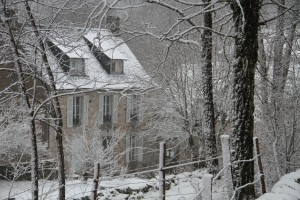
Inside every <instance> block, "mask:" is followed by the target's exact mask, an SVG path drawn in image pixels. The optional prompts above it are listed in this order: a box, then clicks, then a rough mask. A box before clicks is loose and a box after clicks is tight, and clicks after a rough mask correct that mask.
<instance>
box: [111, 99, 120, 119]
mask: <svg viewBox="0 0 300 200" xmlns="http://www.w3.org/2000/svg"><path fill="white" fill-rule="evenodd" d="M118 104H119V96H118V95H117V94H115V95H114V96H113V113H112V115H113V116H112V117H113V123H115V124H116V123H118Z"/></svg>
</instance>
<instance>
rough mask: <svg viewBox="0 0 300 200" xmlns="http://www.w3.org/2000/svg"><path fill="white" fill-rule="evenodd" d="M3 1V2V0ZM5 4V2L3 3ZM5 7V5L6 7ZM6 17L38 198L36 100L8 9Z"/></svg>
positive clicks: (32, 177)
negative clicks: (30, 93) (30, 92)
mask: <svg viewBox="0 0 300 200" xmlns="http://www.w3.org/2000/svg"><path fill="white" fill-rule="evenodd" d="M2 3H3V2H2ZM3 5H4V3H3ZM4 8H5V7H4ZM3 13H4V15H5V18H7V19H9V20H6V21H5V26H6V28H7V31H8V33H9V39H10V45H11V47H12V53H13V58H14V66H15V70H16V72H17V74H18V79H19V85H20V92H21V95H22V97H23V99H24V103H25V105H26V107H27V109H28V125H29V126H30V137H31V138H30V142H31V144H30V145H31V161H30V165H31V194H32V197H31V198H32V199H33V200H38V192H39V190H38V149H37V139H36V126H35V121H34V118H33V113H34V107H33V105H34V102H32V104H31V101H30V98H29V96H28V93H27V89H26V85H25V74H24V72H23V69H22V63H21V62H20V60H21V56H20V54H19V47H18V45H17V44H16V40H15V35H14V32H13V30H12V28H13V27H14V25H12V22H11V19H10V17H11V16H9V14H8V11H7V10H5V9H4V10H3Z"/></svg>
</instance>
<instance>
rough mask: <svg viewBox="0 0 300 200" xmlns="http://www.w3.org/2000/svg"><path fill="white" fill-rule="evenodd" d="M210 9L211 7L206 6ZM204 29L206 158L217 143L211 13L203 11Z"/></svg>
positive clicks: (211, 165)
mask: <svg viewBox="0 0 300 200" xmlns="http://www.w3.org/2000/svg"><path fill="white" fill-rule="evenodd" d="M210 2H211V0H203V3H207V4H210ZM207 9H211V7H209V8H207ZM204 26H205V27H206V28H207V29H204V31H203V35H202V41H203V51H202V59H203V61H204V64H203V65H202V70H201V71H202V91H203V134H204V137H205V156H206V159H209V158H214V157H216V156H217V145H216V135H215V116H214V102H213V84H212V31H211V29H212V13H211V12H205V13H204ZM217 167H218V160H217V159H215V160H213V161H209V162H208V163H207V168H208V173H210V174H216V173H217Z"/></svg>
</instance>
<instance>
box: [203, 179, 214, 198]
mask: <svg viewBox="0 0 300 200" xmlns="http://www.w3.org/2000/svg"><path fill="white" fill-rule="evenodd" d="M212 178H213V175H211V174H204V175H203V177H202V188H203V190H202V193H201V196H202V200H212Z"/></svg>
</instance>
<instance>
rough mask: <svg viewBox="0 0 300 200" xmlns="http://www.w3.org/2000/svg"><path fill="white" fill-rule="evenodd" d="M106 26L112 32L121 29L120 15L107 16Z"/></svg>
mask: <svg viewBox="0 0 300 200" xmlns="http://www.w3.org/2000/svg"><path fill="white" fill-rule="evenodd" d="M106 28H107V29H109V30H110V31H111V32H112V33H117V32H119V31H120V17H118V16H107V17H106Z"/></svg>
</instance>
